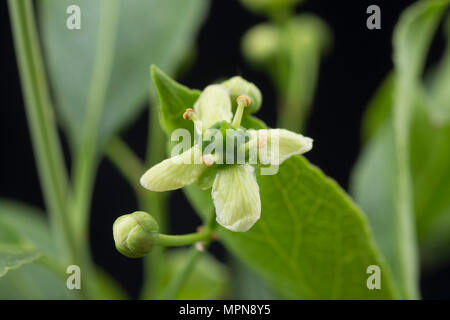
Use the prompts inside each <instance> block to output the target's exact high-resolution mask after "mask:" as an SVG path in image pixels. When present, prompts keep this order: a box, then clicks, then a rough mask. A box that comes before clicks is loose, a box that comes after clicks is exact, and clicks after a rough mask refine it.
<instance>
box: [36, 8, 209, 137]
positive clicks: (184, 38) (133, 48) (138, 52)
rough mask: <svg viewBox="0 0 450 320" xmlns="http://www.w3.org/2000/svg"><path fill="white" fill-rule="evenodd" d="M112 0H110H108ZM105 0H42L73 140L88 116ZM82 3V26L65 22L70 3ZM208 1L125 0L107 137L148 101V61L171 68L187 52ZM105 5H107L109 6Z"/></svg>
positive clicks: (103, 130)
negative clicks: (68, 27)
mask: <svg viewBox="0 0 450 320" xmlns="http://www.w3.org/2000/svg"><path fill="white" fill-rule="evenodd" d="M106 2H108V1H106ZM106 2H102V1H100V0H74V1H72V0H42V1H39V2H38V4H39V12H40V17H41V26H42V27H41V29H42V38H43V45H44V53H45V56H46V58H47V63H48V68H49V73H50V80H51V83H52V86H53V88H54V92H55V98H56V107H57V111H58V115H59V116H60V117H61V119H62V121H63V124H64V126H65V127H66V129H67V130H66V131H67V133H68V134H69V137H70V140H71V142H73V143H78V142H79V139H80V135H82V130H80V125H81V124H83V123H84V122H85V121H86V120H87V119H86V114H87V113H86V108H87V104H88V95H89V88H90V87H92V86H94V85H96V84H95V83H92V76H93V72H94V71H93V70H94V69H95V66H94V63H95V61H96V54H97V44H98V42H99V39H98V35H99V32H100V31H99V27H100V22H99V21H100V15H101V10H102V6H104V5H105V4H106ZM73 4H75V5H79V6H80V8H81V12H82V25H81V29H80V30H68V29H67V28H65V27H64V26H65V20H66V18H67V16H66V15H64V14H62V13H64V12H65V10H66V8H67V7H68V6H69V5H73ZM207 4H208V2H207V1H205V0H192V1H184V0H167V1H157V0H151V1H141V0H126V1H124V0H121V1H120V8H119V12H120V13H119V21H118V28H117V33H116V40H115V43H116V44H115V47H114V49H113V50H114V52H113V55H114V60H113V62H112V70H111V71H110V72H111V73H110V77H109V80H108V79H106V80H107V83H106V84H104V85H105V86H106V87H107V93H106V95H105V101H104V109H103V110H104V112H103V115H102V119H101V126H100V128H99V135H100V140H101V141H106V140H107V139H108V138H109V137H110V136H111V135H112V134H114V133H116V132H117V130H119V129H120V128H122V127H123V126H125V125H126V124H127V123H129V122H130V121H131V120H133V119H134V118H135V117H136V116H137V115H138V113H139V111H140V110H142V108H143V107H144V105H145V104H144V103H145V98H146V96H147V92H148V91H147V90H148V67H149V65H150V64H152V63H155V64H158V65H159V66H161V67H162V68H164V69H165V70H167V71H168V72H170V73H173V72H175V70H176V69H175V68H176V67H177V65H179V63H180V62H182V60H183V59H184V58H185V57H186V52H188V51H189V49H190V48H191V45H192V42H193V39H194V36H195V33H196V31H197V30H198V28H199V26H200V24H201V22H202V20H203V19H202V17H203V16H204V14H205V13H206V9H207ZM103 9H104V8H103Z"/></svg>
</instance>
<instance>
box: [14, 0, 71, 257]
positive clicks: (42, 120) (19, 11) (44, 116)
mask: <svg viewBox="0 0 450 320" xmlns="http://www.w3.org/2000/svg"><path fill="white" fill-rule="evenodd" d="M8 4H9V11H10V16H11V24H12V31H13V36H14V44H15V47H16V53H17V62H18V66H19V71H20V75H21V77H20V78H21V83H22V89H23V94H24V98H25V107H26V108H25V110H26V115H27V120H28V125H29V128H30V132H31V139H32V142H33V149H34V153H35V156H36V162H37V168H38V173H39V178H40V182H41V185H42V191H43V194H44V200H45V203H46V206H47V208H48V210H49V212H50V221H51V225H52V230H53V232H54V234H55V236H56V237H57V239H59V241H57V242H58V243H61V244H62V245H61V246H62V248H61V249H62V253H63V254H64V255H65V256H66V257H65V258H66V259H67V260H68V261H76V260H77V259H76V256H77V254H76V249H75V248H76V243H75V241H74V237H73V234H72V230H71V228H70V223H69V221H68V214H67V207H66V200H67V196H68V192H69V190H68V189H69V188H68V178H67V171H66V167H65V164H64V158H63V153H62V149H61V145H60V141H59V138H58V131H57V126H56V122H55V119H54V114H53V108H52V103H51V100H50V95H49V90H48V85H47V78H46V74H45V69H44V63H43V59H42V55H41V50H40V47H39V41H38V35H37V33H36V29H37V27H36V23H35V19H34V11H33V7H32V2H31V1H28V0H9V1H8Z"/></svg>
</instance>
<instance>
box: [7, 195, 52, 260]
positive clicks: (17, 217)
mask: <svg viewBox="0 0 450 320" xmlns="http://www.w3.org/2000/svg"><path fill="white" fill-rule="evenodd" d="M0 219H1V220H2V221H4V222H5V223H6V224H8V226H9V227H10V228H11V229H13V230H14V232H16V233H17V234H20V236H21V237H22V238H23V239H26V241H27V242H29V243H33V244H34V245H35V246H36V247H37V248H38V249H39V251H41V252H42V253H44V254H45V255H50V256H56V254H57V250H56V246H55V244H54V241H53V239H52V237H51V231H50V226H49V225H48V223H47V221H46V219H45V214H44V213H43V212H42V211H40V210H38V209H35V208H33V207H30V206H27V205H24V204H22V203H19V202H15V201H11V200H6V199H0Z"/></svg>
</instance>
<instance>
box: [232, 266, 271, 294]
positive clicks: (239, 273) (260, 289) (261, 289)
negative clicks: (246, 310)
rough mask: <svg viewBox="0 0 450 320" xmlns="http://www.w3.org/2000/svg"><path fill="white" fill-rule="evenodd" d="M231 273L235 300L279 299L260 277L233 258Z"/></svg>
mask: <svg viewBox="0 0 450 320" xmlns="http://www.w3.org/2000/svg"><path fill="white" fill-rule="evenodd" d="M231 271H232V274H233V278H232V280H233V299H237V300H274V299H276V298H279V297H277V295H276V294H275V293H274V292H273V290H272V289H271V288H270V287H269V286H268V285H267V283H266V282H265V281H264V280H263V279H262V278H261V277H260V276H258V275H257V274H256V273H255V272H254V271H252V270H250V269H249V268H247V266H245V265H244V264H243V263H241V262H240V261H238V260H237V259H235V258H231Z"/></svg>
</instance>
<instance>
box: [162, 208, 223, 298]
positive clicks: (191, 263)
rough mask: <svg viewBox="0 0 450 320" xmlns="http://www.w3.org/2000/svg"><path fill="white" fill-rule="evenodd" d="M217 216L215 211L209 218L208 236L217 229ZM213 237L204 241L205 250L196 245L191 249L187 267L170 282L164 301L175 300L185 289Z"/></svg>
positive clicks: (164, 293) (164, 294)
mask: <svg viewBox="0 0 450 320" xmlns="http://www.w3.org/2000/svg"><path fill="white" fill-rule="evenodd" d="M216 225H217V224H216V214H215V211H213V212H212V213H211V215H210V217H209V220H208V222H207V225H206V226H205V230H204V232H205V233H206V234H209V235H211V233H212V232H213V231H214V229H215V227H216ZM211 241H212V239H211V236H208V237H207V239H206V240H205V241H203V246H204V250H199V249H197V248H196V246H195V245H194V246H193V247H192V249H191V254H190V256H189V258H188V259H187V261H186V263H185V265H184V266H183V268H182V270H181V271H180V272H179V273H178V274H176V275H175V277H174V278H173V279H172V281H170V282H169V284H168V285H167V287H166V288H165V289H164V291H163V292H162V294H161V295H160V296H159V298H160V299H162V300H173V299H174V298H175V297H176V296H177V294H178V292H179V291H180V290H181V289H182V288H183V285H184V284H185V283H186V281H187V280H188V279H189V276H190V275H191V273H192V271H193V270H194V269H195V265H196V264H197V262H198V261H199V260H200V258H201V256H202V254H203V253H204V252H205V251H206V249H207V248H208V247H209V245H210V244H211Z"/></svg>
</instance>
